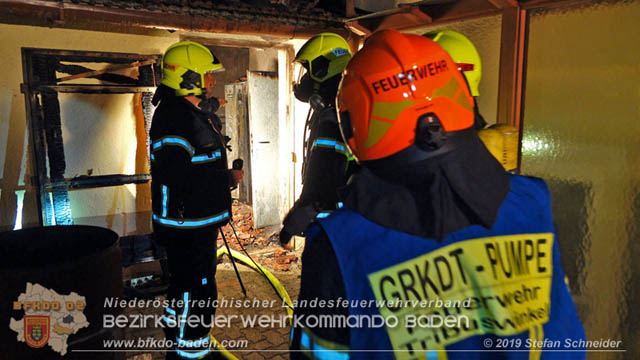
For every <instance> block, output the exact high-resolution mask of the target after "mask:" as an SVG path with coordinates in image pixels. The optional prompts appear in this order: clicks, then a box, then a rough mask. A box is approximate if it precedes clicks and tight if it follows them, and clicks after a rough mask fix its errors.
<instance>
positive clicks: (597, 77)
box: [522, 1, 640, 359]
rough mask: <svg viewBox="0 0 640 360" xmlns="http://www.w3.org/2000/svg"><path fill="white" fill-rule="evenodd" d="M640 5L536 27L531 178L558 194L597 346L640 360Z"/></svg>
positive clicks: (527, 157)
mask: <svg viewBox="0 0 640 360" xmlns="http://www.w3.org/2000/svg"><path fill="white" fill-rule="evenodd" d="M639 20H640V2H638V1H631V2H626V1H625V2H616V3H613V2H607V3H601V4H598V5H588V4H586V5H585V4H583V5H581V6H579V7H571V8H566V9H556V10H553V11H539V12H536V13H534V14H532V16H531V18H530V32H529V33H530V35H529V57H528V62H527V64H528V66H527V80H526V84H527V87H526V99H525V104H524V106H525V114H524V120H523V125H524V133H523V146H522V172H523V173H524V174H527V175H535V176H540V177H543V178H544V179H545V180H546V181H547V183H548V184H549V187H550V189H551V193H552V201H553V209H554V219H555V221H556V226H557V229H558V244H559V246H560V249H561V253H562V256H563V259H562V260H563V264H564V268H565V272H566V273H567V276H568V277H569V280H570V282H571V290H572V292H573V295H574V299H575V302H576V305H577V309H578V313H579V315H580V318H581V320H582V321H583V324H584V326H585V329H586V331H587V337H588V339H589V340H597V339H600V338H604V339H609V338H611V339H613V340H622V341H623V349H626V350H627V353H625V354H622V353H617V354H615V353H590V354H589V358H590V359H619V358H625V359H638V358H640V347H639V345H638V344H640V327H638V323H640V310H638V304H639V299H640V266H639V265H638V264H640V263H639V262H638V259H640V26H639V24H640V22H639Z"/></svg>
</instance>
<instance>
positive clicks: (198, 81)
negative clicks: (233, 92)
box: [150, 41, 242, 359]
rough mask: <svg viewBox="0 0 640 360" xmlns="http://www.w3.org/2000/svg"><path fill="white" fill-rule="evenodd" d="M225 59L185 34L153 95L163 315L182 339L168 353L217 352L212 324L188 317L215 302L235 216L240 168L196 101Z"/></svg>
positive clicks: (170, 331)
mask: <svg viewBox="0 0 640 360" xmlns="http://www.w3.org/2000/svg"><path fill="white" fill-rule="evenodd" d="M222 70H224V68H223V66H222V64H221V63H220V62H219V61H218V59H217V58H216V57H215V56H214V55H213V54H212V53H211V51H209V49H207V48H206V47H205V46H203V45H201V44H199V43H196V42H192V41H182V42H178V43H176V44H174V45H172V46H170V47H169V48H168V49H167V50H166V52H165V54H164V56H163V58H162V75H163V78H162V82H161V86H160V87H159V88H158V89H157V91H156V94H155V95H154V99H153V103H154V105H157V108H156V110H155V113H154V115H153V120H152V124H151V133H150V137H151V145H150V146H151V149H150V151H151V175H152V180H153V181H152V183H151V193H152V209H153V228H154V236H155V239H156V241H157V242H158V243H160V244H161V245H163V246H165V247H166V249H167V259H168V265H169V272H170V274H171V277H170V283H169V290H168V294H167V300H168V301H169V305H170V306H168V307H166V308H165V313H164V316H163V320H164V322H165V335H166V337H167V339H170V340H172V341H174V343H176V344H177V346H176V348H175V349H174V350H175V351H171V352H169V353H168V354H167V358H168V359H170V358H176V359H183V358H188V359H194V358H207V356H213V355H214V353H213V352H212V350H213V347H212V346H211V343H212V341H210V340H209V329H208V328H207V327H205V326H203V325H202V324H191V323H187V322H186V319H187V317H190V316H192V315H195V316H198V317H202V316H206V317H205V319H209V316H211V315H213V313H214V312H215V308H202V307H199V306H197V304H194V302H197V301H198V300H208V299H211V300H215V299H216V298H217V290H216V284H215V271H216V260H215V255H216V239H217V237H218V231H219V228H220V227H221V226H223V225H224V224H226V223H227V222H229V219H230V218H231V195H230V192H229V188H230V186H233V185H235V184H237V183H238V182H239V181H240V180H241V178H242V171H240V170H229V169H228V168H227V155H226V147H225V145H226V139H225V138H224V137H223V135H222V134H221V129H222V126H221V123H220V120H219V119H218V118H217V117H216V116H215V115H214V114H212V113H211V112H209V111H203V110H202V109H200V108H199V107H198V105H200V104H205V103H207V101H206V100H207V99H210V98H211V97H212V96H213V93H212V91H213V86H214V84H215V77H214V73H215V72H218V71H222Z"/></svg>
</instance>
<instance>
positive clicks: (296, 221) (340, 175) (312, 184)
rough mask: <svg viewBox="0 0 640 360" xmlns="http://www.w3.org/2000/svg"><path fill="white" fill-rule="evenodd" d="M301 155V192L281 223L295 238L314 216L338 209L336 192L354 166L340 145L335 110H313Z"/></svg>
mask: <svg viewBox="0 0 640 360" xmlns="http://www.w3.org/2000/svg"><path fill="white" fill-rule="evenodd" d="M304 152H305V156H304V162H303V164H302V182H303V188H302V192H301V194H300V197H299V198H298V200H297V201H296V203H295V204H294V206H293V208H292V209H291V210H290V211H289V213H288V214H287V216H286V217H285V220H284V227H285V230H287V231H289V232H290V233H291V234H297V235H301V234H302V231H304V229H305V228H306V227H307V226H308V225H309V224H310V223H311V222H312V221H313V220H314V219H315V217H316V216H319V217H323V216H327V215H328V214H329V212H330V211H331V210H334V209H335V208H336V207H337V206H338V203H339V201H338V194H337V189H338V188H339V187H341V186H343V185H345V183H346V182H347V180H348V177H349V175H350V174H351V173H352V172H353V169H354V167H355V161H353V159H352V158H351V157H350V155H349V152H348V150H347V147H346V146H345V144H344V143H343V142H342V136H341V134H340V128H339V125H338V118H337V115H336V109H335V107H333V106H328V107H325V108H323V109H320V110H314V113H313V115H312V116H311V119H310V120H309V137H308V139H307V140H306V142H305V148H304Z"/></svg>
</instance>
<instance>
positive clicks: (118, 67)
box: [56, 59, 156, 82]
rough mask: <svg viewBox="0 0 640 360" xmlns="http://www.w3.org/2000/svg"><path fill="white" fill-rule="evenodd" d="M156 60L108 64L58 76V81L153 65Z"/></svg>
mask: <svg viewBox="0 0 640 360" xmlns="http://www.w3.org/2000/svg"><path fill="white" fill-rule="evenodd" d="M155 63H156V60H155V59H151V60H145V61H136V62H134V63H131V64H121V65H112V66H108V67H106V68H104V69H100V70H93V71H88V72H84V73H80V74H74V75H69V76H64V77H61V78H57V79H56V82H62V81H69V80H74V79H82V78H86V77H90V76H94V75H101V74H105V73H108V72H111V71H118V70H124V69H129V68H133V67H140V66H146V65H151V64H155Z"/></svg>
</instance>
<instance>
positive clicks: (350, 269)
mask: <svg viewBox="0 0 640 360" xmlns="http://www.w3.org/2000/svg"><path fill="white" fill-rule="evenodd" d="M510 177H511V181H510V191H509V194H508V195H507V197H506V198H505V200H504V202H503V204H502V205H501V207H500V209H499V212H498V214H497V219H496V221H495V223H494V226H493V227H492V228H491V229H487V228H484V227H482V226H480V225H473V226H470V227H467V228H464V229H462V230H459V231H456V232H454V233H451V234H449V235H448V236H447V237H446V238H445V239H444V240H443V241H436V240H434V239H426V238H421V237H418V236H415V235H410V234H407V233H403V232H400V231H396V230H393V229H389V228H385V227H382V226H380V225H378V224H375V223H373V222H371V221H369V220H367V219H366V218H364V217H363V216H362V215H360V214H358V213H356V212H354V211H352V210H350V209H349V208H348V207H347V206H344V207H343V208H342V209H339V210H336V211H335V212H334V213H333V214H332V215H331V216H329V217H327V218H325V219H320V220H318V223H319V224H320V226H321V227H322V229H323V230H324V232H325V233H326V234H327V236H328V238H329V239H330V241H331V244H332V246H333V248H334V250H335V253H336V256H337V260H338V263H339V265H340V270H341V273H342V277H343V279H344V284H345V289H346V294H347V298H348V299H349V315H350V316H352V317H353V318H352V319H351V321H350V322H348V324H349V325H350V326H349V327H350V338H351V342H350V353H349V358H353V359H393V358H394V356H395V358H397V359H425V358H426V359H443V358H449V359H496V358H504V359H567V358H572V359H575V358H579V359H582V358H584V357H585V353H584V351H582V350H584V344H581V343H580V340H584V339H585V332H584V329H583V327H582V325H581V323H580V321H579V319H578V316H577V314H576V310H575V306H574V304H573V301H572V298H571V295H570V293H569V290H568V288H567V286H566V283H565V280H564V278H565V277H564V272H563V271H562V266H561V262H560V254H559V250H558V244H557V239H556V238H555V228H554V225H553V220H552V217H551V203H550V196H549V191H548V189H547V187H546V184H545V183H544V181H542V180H541V179H536V178H530V177H523V176H516V175H511V176H510ZM316 226H317V225H316ZM317 230H318V229H317V228H316V229H315V230H313V229H311V230H310V231H308V233H310V236H308V240H307V241H313V240H314V239H313V238H314V236H315V235H317V233H318V231H317ZM353 300H365V302H362V301H360V302H359V303H357V302H354V301H353ZM354 305H355V306H354ZM373 318H377V320H375V321H373V323H371V324H373V325H367V324H368V323H366V320H367V319H368V320H371V319H373ZM355 319H360V320H361V322H360V323H358V322H357V321H356V320H355ZM380 319H384V324H381V322H382V321H381V320H380ZM447 321H449V322H448V323H446V322H447ZM543 349H544V350H560V351H555V352H550V351H544V352H541V351H539V350H543ZM358 350H366V352H358ZM372 350H375V352H372ZM444 350H446V352H445V351H444ZM488 350H491V351H488ZM505 350H507V351H505ZM512 350H517V351H512ZM531 350H534V351H531ZM328 355H329V354H326V353H324V354H322V355H321V356H320V357H321V358H327V356H328ZM336 355H338V354H336ZM339 355H340V358H344V355H345V354H344V353H340V354H339Z"/></svg>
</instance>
